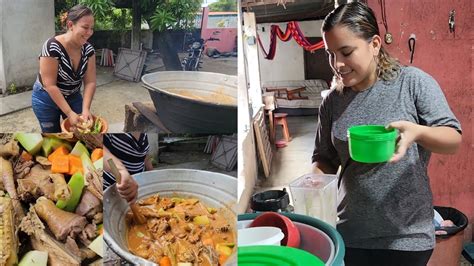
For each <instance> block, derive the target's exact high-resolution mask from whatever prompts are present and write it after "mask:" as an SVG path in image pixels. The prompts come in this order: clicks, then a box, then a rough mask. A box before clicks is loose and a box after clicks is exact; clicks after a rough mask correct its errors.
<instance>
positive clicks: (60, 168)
mask: <svg viewBox="0 0 474 266" xmlns="http://www.w3.org/2000/svg"><path fill="white" fill-rule="evenodd" d="M51 172H52V173H53V174H67V173H69V156H68V155H62V154H57V155H56V156H54V158H53V161H51Z"/></svg>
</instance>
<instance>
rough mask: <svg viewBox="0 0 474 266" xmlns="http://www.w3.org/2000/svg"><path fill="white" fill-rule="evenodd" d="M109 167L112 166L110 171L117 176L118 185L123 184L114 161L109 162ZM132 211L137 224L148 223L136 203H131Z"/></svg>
mask: <svg viewBox="0 0 474 266" xmlns="http://www.w3.org/2000/svg"><path fill="white" fill-rule="evenodd" d="M108 162H109V165H110V170H111V171H112V174H113V175H114V176H115V180H116V183H117V184H119V183H121V182H122V175H121V174H120V172H119V170H118V168H117V166H116V165H115V163H114V161H113V160H112V159H109V160H108ZM130 209H132V213H133V220H134V221H135V223H136V224H144V223H146V218H145V216H143V214H141V213H140V210H139V207H138V205H137V204H135V203H130Z"/></svg>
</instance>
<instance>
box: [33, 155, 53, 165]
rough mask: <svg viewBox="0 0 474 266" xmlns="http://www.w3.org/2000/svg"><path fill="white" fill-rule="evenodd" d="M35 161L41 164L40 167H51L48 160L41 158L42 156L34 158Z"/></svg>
mask: <svg viewBox="0 0 474 266" xmlns="http://www.w3.org/2000/svg"><path fill="white" fill-rule="evenodd" d="M36 161H37V162H38V163H39V164H41V165H42V166H46V167H47V166H51V165H52V163H51V162H50V161H49V160H48V158H46V157H43V156H38V155H37V156H36Z"/></svg>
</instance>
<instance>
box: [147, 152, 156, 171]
mask: <svg viewBox="0 0 474 266" xmlns="http://www.w3.org/2000/svg"><path fill="white" fill-rule="evenodd" d="M153 169H154V168H153V164H152V162H151V156H150V155H149V154H147V155H146V157H145V171H151V170H153Z"/></svg>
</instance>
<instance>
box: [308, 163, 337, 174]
mask: <svg viewBox="0 0 474 266" xmlns="http://www.w3.org/2000/svg"><path fill="white" fill-rule="evenodd" d="M336 173H337V167H335V166H334V165H332V164H331V163H330V162H326V161H324V160H319V161H315V162H314V163H313V174H333V175H335V174H336Z"/></svg>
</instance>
